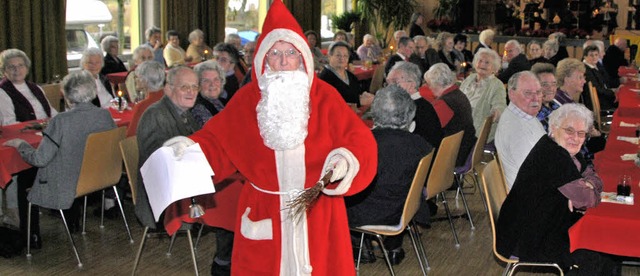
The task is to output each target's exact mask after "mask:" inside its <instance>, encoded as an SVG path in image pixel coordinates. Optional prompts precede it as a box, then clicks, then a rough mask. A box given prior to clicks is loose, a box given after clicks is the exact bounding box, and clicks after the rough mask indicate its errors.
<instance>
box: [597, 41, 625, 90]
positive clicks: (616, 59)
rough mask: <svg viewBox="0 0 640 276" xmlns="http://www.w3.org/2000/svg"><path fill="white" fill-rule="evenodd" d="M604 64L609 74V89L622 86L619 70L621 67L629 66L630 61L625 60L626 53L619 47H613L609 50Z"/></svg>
mask: <svg viewBox="0 0 640 276" xmlns="http://www.w3.org/2000/svg"><path fill="white" fill-rule="evenodd" d="M602 63H603V64H604V68H605V69H606V70H607V73H608V74H609V84H610V86H609V87H618V86H620V76H619V75H618V68H620V66H629V61H627V60H626V59H625V58H624V52H622V50H620V48H618V46H616V45H611V46H609V48H607V51H606V53H605V56H604V58H603V59H602Z"/></svg>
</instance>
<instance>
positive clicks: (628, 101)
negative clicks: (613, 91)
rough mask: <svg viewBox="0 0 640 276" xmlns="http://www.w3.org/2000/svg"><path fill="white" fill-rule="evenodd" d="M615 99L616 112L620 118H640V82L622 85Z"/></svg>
mask: <svg viewBox="0 0 640 276" xmlns="http://www.w3.org/2000/svg"><path fill="white" fill-rule="evenodd" d="M636 87H637V88H636ZM617 97H618V109H617V111H618V113H619V115H620V116H624V117H640V82H628V83H626V84H624V85H622V86H621V87H620V90H619V91H618V93H617Z"/></svg>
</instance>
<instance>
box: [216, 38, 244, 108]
mask: <svg viewBox="0 0 640 276" xmlns="http://www.w3.org/2000/svg"><path fill="white" fill-rule="evenodd" d="M213 56H214V57H215V59H216V61H217V62H218V64H219V65H220V66H222V69H223V70H224V77H225V84H224V91H223V92H222V95H220V99H221V100H222V102H223V103H225V104H226V103H227V102H229V100H231V97H233V95H234V94H235V93H236V91H238V89H239V88H240V79H239V78H238V74H236V71H237V69H236V67H238V66H239V64H238V62H239V60H240V52H238V50H237V49H236V47H235V46H233V45H232V44H229V43H218V44H216V46H213ZM244 74H245V72H242V73H241V74H240V75H242V76H241V77H240V78H242V77H244Z"/></svg>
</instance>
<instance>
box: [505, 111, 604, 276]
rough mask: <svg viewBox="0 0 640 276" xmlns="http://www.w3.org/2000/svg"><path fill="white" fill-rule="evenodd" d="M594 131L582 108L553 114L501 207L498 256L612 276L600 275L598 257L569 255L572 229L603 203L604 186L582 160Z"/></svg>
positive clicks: (590, 117) (589, 115)
mask: <svg viewBox="0 0 640 276" xmlns="http://www.w3.org/2000/svg"><path fill="white" fill-rule="evenodd" d="M592 126H593V113H592V112H591V111H589V110H588V109H587V108H585V107H584V106H583V105H580V104H565V105H563V106H561V107H560V108H558V109H557V110H556V111H554V112H552V113H551V115H550V116H549V135H548V136H547V135H545V136H542V137H541V138H540V140H539V141H538V143H536V145H535V146H534V147H533V149H532V150H531V152H529V155H528V156H527V158H526V159H525V161H524V163H523V164H522V166H521V167H520V171H519V172H518V176H517V177H516V180H515V183H514V185H513V188H512V189H511V191H510V192H509V194H508V195H507V198H506V200H505V201H504V203H503V204H502V208H501V210H500V216H499V219H498V222H497V228H496V247H497V250H498V252H500V254H502V255H503V256H512V257H515V258H518V259H519V260H520V261H524V262H527V261H533V262H553V263H557V264H559V265H560V267H562V268H563V269H565V270H569V269H572V270H575V269H577V270H578V271H577V272H578V274H577V275H583V273H584V275H608V272H607V273H603V272H600V271H598V270H599V267H598V266H599V265H601V263H599V261H601V260H599V258H600V257H599V256H598V255H597V254H595V253H593V252H587V251H583V250H576V251H574V252H573V253H570V251H569V234H568V231H569V227H571V225H573V224H574V223H575V222H576V221H577V219H578V218H580V216H581V214H582V213H583V212H584V210H585V209H587V208H591V207H595V206H596V205H598V204H599V203H600V192H602V181H601V180H600V178H599V177H598V175H597V174H596V172H595V171H594V170H593V167H592V166H590V165H587V164H586V163H585V161H584V159H583V158H582V155H581V154H579V151H580V148H581V147H582V144H583V143H584V142H585V139H586V136H587V134H588V132H589V129H590V128H591V127H592ZM594 254H595V257H596V259H595V260H593V259H592V258H591V257H593V256H594Z"/></svg>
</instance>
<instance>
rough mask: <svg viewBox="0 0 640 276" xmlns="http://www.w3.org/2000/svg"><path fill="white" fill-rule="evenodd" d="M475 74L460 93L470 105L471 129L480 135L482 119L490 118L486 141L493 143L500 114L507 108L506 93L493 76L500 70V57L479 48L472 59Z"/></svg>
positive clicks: (491, 51) (466, 81) (465, 83)
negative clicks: (491, 121) (491, 123)
mask: <svg viewBox="0 0 640 276" xmlns="http://www.w3.org/2000/svg"><path fill="white" fill-rule="evenodd" d="M473 68H475V70H476V72H475V73H472V74H471V75H469V76H468V77H467V78H466V79H464V81H462V84H460V91H462V93H464V94H465V95H466V96H467V99H469V103H470V104H471V108H472V110H471V115H472V116H473V127H474V128H475V129H476V133H480V130H481V128H482V124H483V122H484V119H485V118H486V117H487V116H491V117H492V119H493V122H494V124H493V125H492V126H491V132H490V133H489V138H488V140H487V141H493V137H494V135H495V133H496V126H497V125H498V124H497V122H498V119H499V118H500V114H502V111H503V110H504V109H505V108H506V107H507V92H506V91H505V88H504V85H503V84H502V82H501V81H500V80H499V79H498V78H497V77H496V76H495V73H496V72H497V71H498V69H499V68H500V56H498V54H497V53H496V52H495V51H493V50H491V49H487V48H481V49H480V50H478V52H477V53H476V54H475V55H474V57H473Z"/></svg>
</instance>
